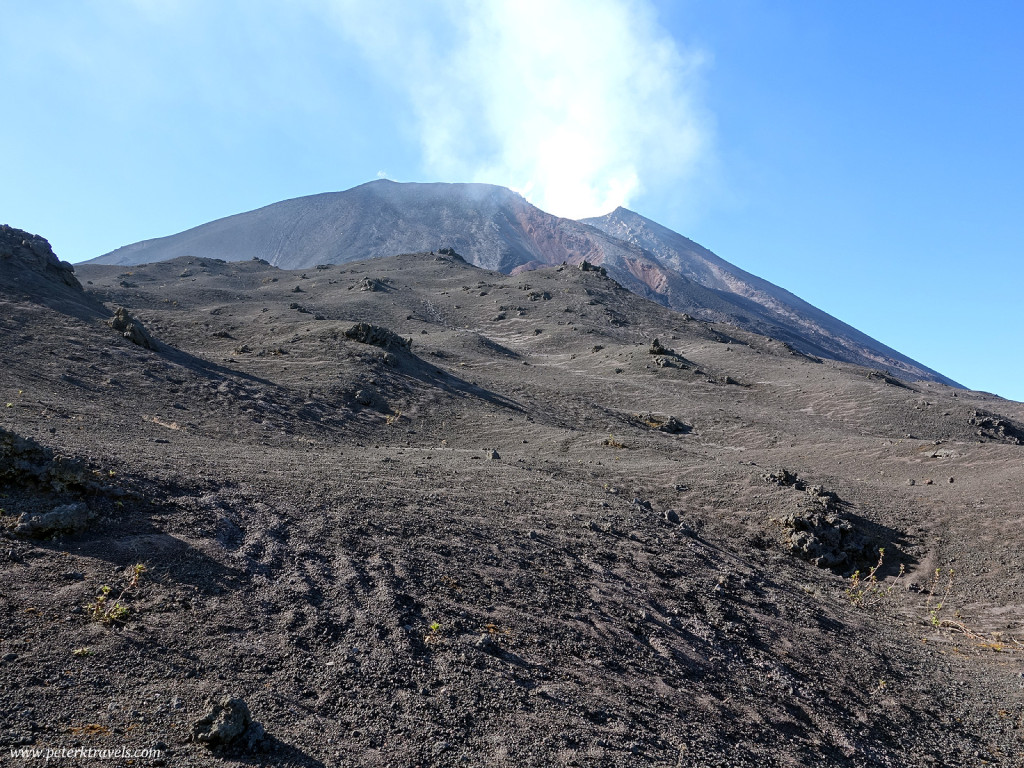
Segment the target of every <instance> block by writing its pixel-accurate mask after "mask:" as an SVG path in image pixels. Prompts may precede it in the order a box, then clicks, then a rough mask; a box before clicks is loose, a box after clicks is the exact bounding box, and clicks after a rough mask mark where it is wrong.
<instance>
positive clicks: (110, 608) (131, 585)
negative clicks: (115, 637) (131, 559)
mask: <svg viewBox="0 0 1024 768" xmlns="http://www.w3.org/2000/svg"><path fill="white" fill-rule="evenodd" d="M145 572H146V566H145V565H143V564H142V563H136V564H135V565H133V566H131V567H130V568H128V570H127V572H126V583H125V585H124V587H123V588H122V589H121V593H120V594H119V595H118V596H117V597H115V598H113V599H111V597H110V596H111V595H112V594H113V593H114V588H113V587H111V586H110V585H108V584H104V585H103V586H102V587H100V590H99V592H98V594H97V595H96V597H95V598H94V599H93V601H92V602H91V603H89V605H87V606H86V613H87V615H88V616H89V618H90V619H92V620H93V621H98V622H100V623H101V624H124V623H125V622H127V621H128V619H129V617H130V616H131V613H132V612H131V609H130V608H129V607H128V605H127V604H125V602H123V601H124V600H125V598H126V597H130V596H131V595H133V593H134V592H135V591H136V590H137V589H138V586H139V579H140V578H141V577H142V574H143V573H145Z"/></svg>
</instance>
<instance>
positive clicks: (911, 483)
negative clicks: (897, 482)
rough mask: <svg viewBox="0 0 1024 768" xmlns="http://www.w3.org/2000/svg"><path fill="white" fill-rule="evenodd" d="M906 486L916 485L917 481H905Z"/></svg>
mask: <svg viewBox="0 0 1024 768" xmlns="http://www.w3.org/2000/svg"><path fill="white" fill-rule="evenodd" d="M907 485H917V481H916V480H914V479H913V478H911V479H910V480H907Z"/></svg>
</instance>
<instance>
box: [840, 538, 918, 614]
mask: <svg viewBox="0 0 1024 768" xmlns="http://www.w3.org/2000/svg"><path fill="white" fill-rule="evenodd" d="M884 560H885V549H882V548H880V549H879V550H878V562H877V563H875V564H874V565H873V566H871V568H870V569H869V570H868V572H867V574H865V575H864V576H861V572H860V570H856V571H854V572H853V574H852V575H851V576H850V584H849V586H848V587H847V588H846V596H847V598H849V600H850V602H851V603H853V604H854V605H856V606H858V607H863V606H868V605H872V604H874V603H878V602H881V601H882V600H885V599H887V598H889V597H891V596H892V593H893V590H894V589H896V585H897V584H898V583H899V581H900V579H901V578H903V574H904V566H903V564H900V570H899V573H898V574H897V575H896V577H895V578H894V579H893V580H892V581H890V582H889V583H888V584H885V583H883V582H882V580H881V579H879V577H878V572H879V571H880V570H881V568H882V562H883V561H884Z"/></svg>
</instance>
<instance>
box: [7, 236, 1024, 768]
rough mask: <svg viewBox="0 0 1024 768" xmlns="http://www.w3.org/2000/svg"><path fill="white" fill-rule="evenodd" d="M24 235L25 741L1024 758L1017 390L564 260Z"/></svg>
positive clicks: (18, 612)
mask: <svg viewBox="0 0 1024 768" xmlns="http://www.w3.org/2000/svg"><path fill="white" fill-rule="evenodd" d="M9 250H12V255H10V256H6V257H5V258H4V260H3V261H4V263H3V265H0V266H2V267H3V270H0V306H2V312H0V329H2V331H0V333H2V339H3V342H4V343H3V344H2V345H0V370H2V371H3V372H4V373H3V376H2V378H0V388H2V391H0V406H3V407H0V427H2V429H3V431H2V432H0V479H2V481H3V490H2V498H0V507H2V514H0V525H2V529H3V533H2V536H3V540H2V541H0V544H2V550H0V579H2V584H3V585H4V588H3V590H0V610H2V611H3V616H4V623H3V627H2V629H0V746H2V749H3V750H4V751H3V756H4V758H5V764H12V765H14V764H18V761H19V760H23V761H25V762H26V763H31V762H32V761H33V759H32V758H28V757H17V758H16V757H13V756H10V755H12V753H11V752H10V750H11V749H16V750H21V749H33V748H36V749H42V750H45V749H60V748H72V747H83V748H88V747H94V748H114V747H117V746H128V747H131V748H132V749H140V750H141V749H148V748H156V749H158V750H159V751H160V752H161V755H160V756H159V757H156V758H153V757H147V758H143V759H134V761H129V760H125V761H123V764H136V765H151V764H162V765H173V766H189V765H193V766H207V765H223V766H239V765H283V766H284V765H288V766H410V767H411V766H456V765H468V766H715V765H722V766H765V765H780V766H783V765H784V766H795V765H807V766H812V765H813V766H817V765H839V766H908V765H922V766H963V765H986V764H987V765H998V766H1014V765H1021V764H1022V761H1021V757H1020V755H1021V753H1022V752H1021V728H1022V726H1024V719H1022V718H1024V704H1022V692H1024V677H1022V673H1024V663H1022V660H1024V656H1022V653H1021V652H1022V651H1024V647H1022V646H1021V643H1024V627H1022V590H1024V574H1022V569H1021V563H1022V543H1024V528H1022V525H1024V523H1022V517H1021V502H1020V499H1021V497H1022V495H1024V472H1022V470H1024V445H1021V443H1022V442H1024V427H1022V426H1021V425H1022V424H1024V406H1022V405H1021V404H1020V403H1013V402H1009V401H1005V400H1001V399H999V398H997V397H995V396H992V395H988V394H984V393H977V392H967V391H963V390H956V389H951V388H947V387H944V386H942V385H940V384H927V385H925V384H915V383H912V382H902V381H900V380H898V379H895V378H893V377H892V376H890V375H888V374H887V373H885V372H880V371H870V370H868V369H864V368H858V367H855V366H851V365H846V364H840V363H835V362H831V361H827V360H821V359H817V358H811V357H807V356H804V355H801V354H798V353H795V352H793V351H792V350H791V349H789V348H788V347H787V346H786V345H785V344H782V343H781V342H777V341H773V340H771V339H768V338H765V337H759V336H754V335H751V334H748V333H744V332H741V331H738V330H736V329H735V328H731V327H728V326H717V325H716V326H711V325H707V324H704V323H701V322H699V321H696V320H693V319H690V318H688V317H686V316H684V315H679V314H676V313H674V312H672V311H669V310H667V309H665V308H663V307H660V306H658V305H655V304H653V303H650V302H647V301H645V300H643V299H641V298H638V297H637V296H634V295H633V294H630V293H629V292H627V291H626V290H625V289H623V288H621V287H620V286H619V285H618V284H616V283H615V282H614V281H612V280H610V279H609V278H607V277H606V276H603V275H602V274H600V272H598V271H583V270H580V269H578V268H575V267H563V268H552V269H545V270H538V271H535V272H530V273H525V274H521V275H518V276H514V277H510V276H506V275H502V274H499V273H495V272H488V271H484V270H480V269H477V268H475V267H472V266H470V265H468V264H466V263H465V262H463V261H462V260H461V259H460V258H459V257H458V256H457V255H455V254H451V253H445V254H441V253H421V254H411V255H402V256H396V257H393V258H389V259H383V260H374V261H367V262H360V263H353V264H346V265H343V266H330V267H327V268H318V269H309V270H305V271H295V272H292V271H281V270H278V269H275V268H273V267H271V266H269V265H267V264H266V263H263V262H258V261H252V262H236V263H224V262H218V261H216V260H208V259H190V258H182V259H176V260H174V261H170V262H164V263H158V264H151V265H143V266H138V267H131V268H125V267H119V266H96V265H90V266H86V267H79V269H78V272H77V273H76V274H77V278H78V280H79V281H81V284H82V286H83V289H84V290H82V291H79V289H78V288H77V287H76V285H75V284H74V282H73V280H74V278H73V277H71V276H70V273H69V272H68V271H67V270H66V269H62V268H60V266H59V264H58V265H57V266H54V264H53V262H52V261H49V260H48V259H47V257H46V256H45V254H42V255H40V254H39V253H36V251H33V250H32V248H30V247H29V246H24V247H21V249H20V250H19V249H18V248H14V249H9ZM36 250H37V251H42V250H43V249H42V248H41V246H40V247H39V248H37V249H36ZM33 254H35V256H33ZM53 261H55V259H54V260H53ZM29 273H32V279H31V280H28V279H26V278H25V276H26V275H28V274H29ZM69 278H70V279H69ZM119 307H122V308H124V309H125V312H122V313H119V314H118V315H117V316H115V310H116V309H117V308H119ZM111 322H113V323H114V325H115V326H116V327H111ZM883 550H884V553H882V554H880V552H882V551H883ZM879 562H880V563H881V565H880V567H877V569H875V568H874V567H875V566H878V564H879ZM855 572H859V574H858V575H857V576H854V574H855ZM229 699H231V700H233V701H232V702H230V703H229V702H228V700H229ZM240 702H244V707H243V706H242V704H241V703H240ZM221 705H226V706H225V708H223V709H220V708H219V707H220V706H221ZM243 710H247V713H246V712H245V711H243ZM204 718H205V719H204ZM250 720H251V722H250ZM257 723H258V724H257ZM19 754H20V753H19ZM76 760H78V758H63V759H62V761H61V764H66V765H72V764H79V763H78V762H76ZM37 762H38V761H37ZM81 764H94V763H90V762H89V761H88V760H81Z"/></svg>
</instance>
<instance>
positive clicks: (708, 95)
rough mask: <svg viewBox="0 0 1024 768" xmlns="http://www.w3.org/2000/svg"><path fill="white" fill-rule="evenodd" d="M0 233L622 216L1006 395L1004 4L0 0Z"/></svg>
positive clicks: (1008, 66)
mask: <svg viewBox="0 0 1024 768" xmlns="http://www.w3.org/2000/svg"><path fill="white" fill-rule="evenodd" d="M0 19H2V20H3V23H2V24H0V83H2V84H3V90H4V106H5V109H4V118H3V120H0V149H2V151H3V174H2V176H0V223H8V224H11V225H12V226H15V227H19V228H22V229H27V230H30V231H32V232H36V233H38V234H41V235H43V236H44V237H47V238H48V239H49V240H50V241H51V242H52V243H53V245H54V248H55V250H56V251H57V253H58V254H59V255H60V256H61V257H62V258H65V259H68V260H71V261H79V260H82V259H86V258H91V257H93V256H98V255H100V254H102V253H105V252H107V251H110V250H113V249H114V248H117V247H119V246H121V245H125V244H128V243H131V242H135V241H137V240H142V239H146V238H150V237H157V236H161V235H167V234H172V233H174V232H178V231H181V230H183V229H187V228H189V227H192V226H195V225H197V224H201V223H203V222H206V221H209V220H211V219H215V218H219V217H221V216H226V215H230V214H233V213H238V212H241V211H245V210H250V209H252V208H256V207H259V206H262V205H266V204H269V203H273V202H276V201H278V200H282V199H286V198H290V197H297V196H300V195H307V194H313V193H318V192H325V191H332V190H342V189H347V188H349V187H352V186H355V185H357V184H360V183H363V182H365V181H369V180H371V179H373V178H377V177H378V176H386V177H388V178H392V179H395V180H398V181H435V180H436V181H485V182H491V183H495V184H502V185H505V186H509V187H512V188H514V189H516V190H518V191H520V192H521V193H523V194H524V195H525V196H526V197H527V198H529V199H530V200H531V201H533V202H534V203H535V204H537V205H539V206H540V207H542V208H544V209H546V210H549V211H551V212H553V213H557V214H560V215H565V216H571V217H580V216H588V215H596V214H601V213H606V212H607V211H608V210H610V209H612V208H614V207H615V206H616V205H625V206H627V207H629V208H631V209H633V210H635V211H637V212H639V213H642V214H644V215H646V216H648V217H650V218H653V219H655V220H656V221H659V222H660V223H662V224H665V225H667V226H669V227H671V228H673V229H675V230H677V231H679V232H681V233H683V234H685V235H687V236H689V237H692V238H693V239H695V240H697V241H698V242H700V243H701V244H703V245H705V246H706V247H708V248H710V249H712V250H713V251H715V252H716V253H718V254H719V255H720V256H722V257H723V258H725V259H728V260H729V261H731V262H733V263H734V264H736V265H738V266H740V267H742V268H744V269H747V270H749V271H751V272H753V273H755V274H757V275H759V276H761V277H764V278H767V279H769V280H771V281H773V282H775V283H777V284H779V285H781V286H783V287H785V288H787V289H789V290H791V291H793V292H794V293H796V294H798V295H799V296H801V297H803V298H804V299H807V300H808V301H810V302H811V303H812V304H815V305H817V306H818V307H820V308H822V309H824V310H826V311H828V312H830V313H832V314H833V315H835V316H836V317H838V318H840V319H841V320H844V321H846V322H848V323H850V324H851V325H853V326H855V327H857V328H859V329H861V330H863V331H865V332H866V333H869V334H870V335H872V336H874V337H875V338H877V339H879V340H880V341H882V342H884V343H886V344H889V345H890V346H893V347H895V348H896V349H898V350H900V351H901V352H903V353H905V354H907V355H910V356H911V357H913V358H915V359H917V360H919V361H920V362H922V363H924V364H925V365H928V366H930V367H932V368H935V369H937V370H939V371H941V372H942V373H944V374H946V375H947V376H950V377H951V378H954V379H956V380H958V381H960V382H961V383H963V384H965V385H967V386H969V387H972V388H977V389H987V390H989V391H993V392H996V393H997V394H1000V395H1003V396H1005V397H1011V398H1014V399H1017V400H1024V354H1022V353H1024V343H1022V341H1021V337H1022V335H1024V312H1022V311H1021V309H1020V307H1019V306H1018V302H1019V301H1020V298H1019V295H1020V294H1021V292H1022V290H1024V266H1022V260H1021V256H1022V248H1024V45H1022V43H1021V29H1024V5H1022V4H1020V3H1018V2H984V1H983V0H982V1H980V2H971V3H964V2H961V1H959V0H957V1H956V2H944V1H942V0H938V1H937V0H927V1H924V0H921V1H914V0H901V2H898V3H892V2H872V1H871V0H858V2H855V3H842V2H824V3H810V2H806V1H804V0H801V2H786V0H704V1H703V2H687V1H676V2H671V1H668V0H666V1H665V2H660V1H659V0H544V1H543V2H540V1H535V0H517V1H516V2H507V3H501V2H483V1H479V0H478V1H477V2H473V1H472V0H450V1H438V2H424V1H423V0H420V1H416V0H397V1H396V2H390V3H380V2H377V3H369V2H354V1H349V0H302V1H301V2H289V3H280V2H269V0H268V1H267V2H263V1H261V0H224V1H218V0H202V1H201V0H179V1H177V2H176V1H175V0H94V1H91V2H90V0H69V1H68V2H61V1H60V0H46V2H22V1H21V0H0Z"/></svg>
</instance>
